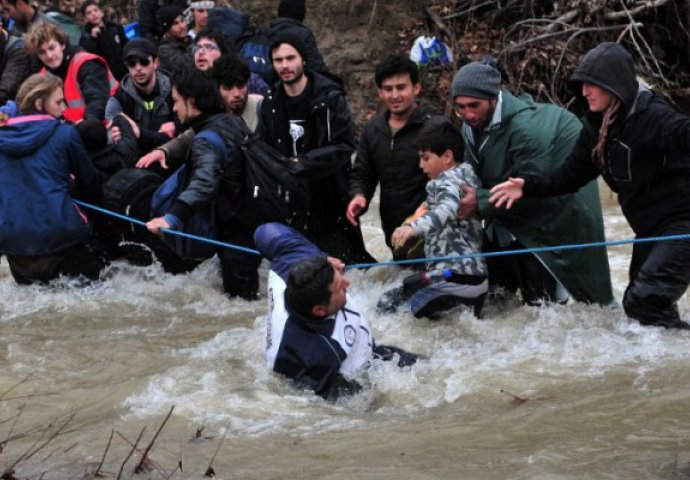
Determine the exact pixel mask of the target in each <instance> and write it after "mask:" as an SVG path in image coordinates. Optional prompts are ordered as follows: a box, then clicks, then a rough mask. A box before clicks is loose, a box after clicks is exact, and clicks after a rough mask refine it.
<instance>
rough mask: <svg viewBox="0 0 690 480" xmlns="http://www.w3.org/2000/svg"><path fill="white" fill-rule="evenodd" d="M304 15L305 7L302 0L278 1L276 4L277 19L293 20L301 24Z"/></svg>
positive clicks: (305, 12) (305, 13)
mask: <svg viewBox="0 0 690 480" xmlns="http://www.w3.org/2000/svg"><path fill="white" fill-rule="evenodd" d="M306 15H307V7H305V6H304V0H280V3H279V4H278V16H279V17H286V18H294V19H295V20H299V21H300V22H302V21H304V17H306Z"/></svg>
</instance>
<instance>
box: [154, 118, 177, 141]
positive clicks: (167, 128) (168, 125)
mask: <svg viewBox="0 0 690 480" xmlns="http://www.w3.org/2000/svg"><path fill="white" fill-rule="evenodd" d="M158 132H159V133H164V134H165V135H167V136H168V137H169V138H174V137H175V122H165V123H164V124H163V125H161V128H159V129H158Z"/></svg>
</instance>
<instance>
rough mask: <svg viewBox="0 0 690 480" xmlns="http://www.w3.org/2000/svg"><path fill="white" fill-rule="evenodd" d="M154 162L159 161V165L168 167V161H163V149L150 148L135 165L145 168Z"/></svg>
mask: <svg viewBox="0 0 690 480" xmlns="http://www.w3.org/2000/svg"><path fill="white" fill-rule="evenodd" d="M154 163H160V164H161V167H163V168H164V169H166V170H167V169H168V163H167V162H166V161H165V152H164V151H163V150H152V151H151V152H149V153H147V154H146V155H144V156H143V157H141V158H140V159H139V160H138V161H137V163H136V165H135V167H137V168H147V167H149V166H151V165H153V164H154Z"/></svg>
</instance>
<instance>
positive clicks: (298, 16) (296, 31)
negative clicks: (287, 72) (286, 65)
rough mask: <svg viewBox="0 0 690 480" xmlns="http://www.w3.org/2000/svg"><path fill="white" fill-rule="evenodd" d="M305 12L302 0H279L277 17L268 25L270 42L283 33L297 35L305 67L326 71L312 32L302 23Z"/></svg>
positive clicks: (326, 68)
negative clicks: (302, 47) (301, 46)
mask: <svg viewBox="0 0 690 480" xmlns="http://www.w3.org/2000/svg"><path fill="white" fill-rule="evenodd" d="M306 14H307V9H306V7H305V5H304V0H280V3H279V4H278V17H276V18H274V19H273V20H272V21H271V25H270V26H269V30H270V35H269V36H270V39H271V42H273V41H274V40H275V39H276V38H278V36H280V35H282V34H283V33H288V34H290V35H294V36H296V37H299V39H300V40H302V44H303V45H304V61H305V62H306V64H307V67H308V68H309V69H310V70H315V71H317V72H328V67H327V66H326V62H324V60H323V57H322V56H321V52H320V51H319V46H318V44H317V42H316V37H315V36H314V32H312V31H311V29H310V28H309V27H307V26H306V25H305V24H304V23H303V22H304V17H305V16H306Z"/></svg>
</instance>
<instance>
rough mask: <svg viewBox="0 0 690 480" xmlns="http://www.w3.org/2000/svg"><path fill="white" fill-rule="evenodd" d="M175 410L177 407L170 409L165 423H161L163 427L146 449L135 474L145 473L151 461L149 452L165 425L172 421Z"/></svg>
mask: <svg viewBox="0 0 690 480" xmlns="http://www.w3.org/2000/svg"><path fill="white" fill-rule="evenodd" d="M174 409H175V405H173V406H172V407H170V411H169V412H168V414H167V415H166V416H165V419H164V420H163V423H161V426H160V427H158V430H157V431H156V434H155V435H154V436H153V438H152V439H151V441H150V442H149V444H148V446H147V447H146V450H144V454H143V455H142V456H141V461H139V464H138V465H137V468H135V469H134V473H141V472H142V471H144V469H145V466H146V465H147V464H148V461H149V452H151V449H152V448H153V444H154V443H155V442H156V439H157V438H158V435H159V434H160V433H161V430H163V427H164V426H165V424H166V423H167V422H168V420H169V419H170V416H171V415H172V412H173V410H174Z"/></svg>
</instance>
